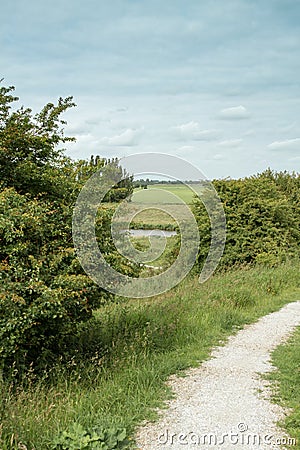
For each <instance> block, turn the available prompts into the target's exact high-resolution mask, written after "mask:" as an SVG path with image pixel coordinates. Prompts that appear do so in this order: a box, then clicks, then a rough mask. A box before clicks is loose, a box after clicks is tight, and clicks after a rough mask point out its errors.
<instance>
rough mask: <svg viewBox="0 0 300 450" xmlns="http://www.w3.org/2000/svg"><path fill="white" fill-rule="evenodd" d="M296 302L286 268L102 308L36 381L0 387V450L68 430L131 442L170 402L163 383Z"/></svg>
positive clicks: (292, 270)
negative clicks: (105, 432)
mask: <svg viewBox="0 0 300 450" xmlns="http://www.w3.org/2000/svg"><path fill="white" fill-rule="evenodd" d="M297 298H299V263H297V262H296V261H295V262H294V263H291V264H284V265H282V266H279V267H277V268H274V269H268V268H261V267H258V268H244V269H243V270H241V269H238V270H233V271H229V272H228V271H227V272H225V273H223V274H218V275H216V276H215V277H213V278H212V279H210V280H209V281H208V282H207V283H205V284H204V285H199V283H198V280H197V277H195V276H191V277H190V278H188V279H187V280H185V281H184V282H183V283H182V284H181V285H179V286H178V287H177V288H174V289H173V290H172V291H171V292H168V293H166V294H164V295H161V296H159V297H156V298H154V299H152V300H147V299H146V300H132V301H130V302H126V301H121V299H120V301H119V302H118V303H110V304H107V305H105V306H104V307H102V308H101V309H99V310H98V311H97V312H96V313H95V316H94V320H93V322H91V323H89V324H86V325H84V324H83V325H82V326H81V330H80V331H78V334H77V336H75V337H74V339H73V340H72V341H71V342H69V346H68V355H69V359H68V360H65V362H64V363H63V361H62V362H61V360H63V356H62V357H61V360H59V359H58V360H57V361H56V365H54V366H52V368H51V369H48V370H45V371H44V374H43V376H39V377H37V376H35V374H34V373H31V372H29V373H28V374H27V376H26V378H24V380H23V383H20V384H19V385H18V387H14V386H13V384H11V383H10V382H9V380H7V381H6V382H3V383H2V403H1V409H0V411H1V415H2V419H1V423H2V438H1V439H2V442H1V440H0V442H1V445H0V448H3V450H6V449H11V448H13V449H14V448H17V443H18V442H22V443H23V444H26V446H27V448H28V449H29V450H32V448H35V449H47V448H51V445H52V442H54V439H56V437H59V436H61V433H62V432H63V431H64V430H69V429H70V427H72V424H73V423H74V422H76V423H79V424H80V425H81V426H82V427H83V429H84V430H89V429H90V428H93V427H98V428H105V429H106V428H111V427H116V428H121V429H123V428H125V429H126V430H127V433H128V435H132V433H133V431H134V428H135V426H136V425H137V424H138V423H140V422H141V421H142V420H143V419H145V418H148V419H150V418H154V417H155V412H154V411H153V408H155V407H157V406H161V405H162V403H161V402H162V400H163V399H166V398H168V396H169V395H170V391H169V390H168V389H167V388H166V385H165V384H164V382H165V381H166V379H167V378H168V376H169V375H170V374H172V373H175V372H178V371H180V372H181V371H182V370H184V369H185V368H187V367H189V366H193V365H197V364H199V362H200V361H202V360H203V359H205V358H206V357H207V356H208V355H209V352H210V349H211V348H212V346H214V345H217V344H219V342H220V340H224V339H225V338H226V336H228V335H230V334H232V333H233V332H235V331H236V330H238V329H239V328H240V327H241V326H242V325H243V324H245V323H250V322H252V321H254V320H256V319H257V318H258V317H259V316H261V315H264V314H266V313H268V312H271V311H274V310H277V309H279V308H280V307H281V306H282V305H283V304H284V303H286V302H289V301H292V300H293V299H294V300H295V299H297ZM72 353H73V354H72ZM33 409H34V414H33V413H32V412H33ZM10 441H12V442H13V444H14V445H15V447H14V446H13V445H12V446H10V444H9V442H10Z"/></svg>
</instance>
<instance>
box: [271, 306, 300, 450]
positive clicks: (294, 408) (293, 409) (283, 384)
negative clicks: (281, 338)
mask: <svg viewBox="0 0 300 450" xmlns="http://www.w3.org/2000/svg"><path fill="white" fill-rule="evenodd" d="M299 298H300V297H298V299H299ZM272 363H273V364H274V366H275V367H276V368H277V370H275V371H274V372H271V373H270V374H269V376H268V378H269V379H270V380H271V381H272V382H273V386H274V396H273V399H274V400H275V401H276V403H279V404H280V405H282V406H283V407H284V408H288V411H289V413H288V415H287V416H286V418H285V420H284V421H282V423H281V424H280V425H281V426H282V427H283V428H284V429H285V430H286V431H287V433H288V434H289V435H290V436H291V437H292V438H294V439H295V440H296V445H294V446H293V447H292V448H294V449H295V450H296V449H300V327H299V328H298V329H297V330H296V332H295V333H294V334H293V336H292V337H291V338H290V339H289V341H288V342H287V343H285V344H283V345H281V346H279V347H278V348H277V349H276V350H275V351H274V353H273V355H272Z"/></svg>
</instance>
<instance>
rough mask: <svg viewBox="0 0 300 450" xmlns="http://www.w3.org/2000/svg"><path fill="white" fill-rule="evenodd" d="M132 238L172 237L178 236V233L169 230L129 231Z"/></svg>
mask: <svg viewBox="0 0 300 450" xmlns="http://www.w3.org/2000/svg"><path fill="white" fill-rule="evenodd" d="M124 232H125V230H124ZM129 234H130V236H134V237H149V236H161V237H171V236H176V234H177V232H176V231H167V230H158V229H156V230H129Z"/></svg>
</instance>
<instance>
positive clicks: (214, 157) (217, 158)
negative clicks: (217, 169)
mask: <svg viewBox="0 0 300 450" xmlns="http://www.w3.org/2000/svg"><path fill="white" fill-rule="evenodd" d="M224 158H225V157H224V155H221V154H220V153H216V154H215V155H214V156H213V159H215V160H216V161H219V160H221V159H224Z"/></svg>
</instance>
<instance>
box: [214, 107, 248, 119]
mask: <svg viewBox="0 0 300 450" xmlns="http://www.w3.org/2000/svg"><path fill="white" fill-rule="evenodd" d="M219 117H220V118H221V119H227V120H241V119H248V118H249V117H250V114H249V112H248V110H247V109H246V108H245V107H244V106H242V105H239V106H233V107H232V108H225V109H222V110H221V111H220V113H219Z"/></svg>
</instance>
